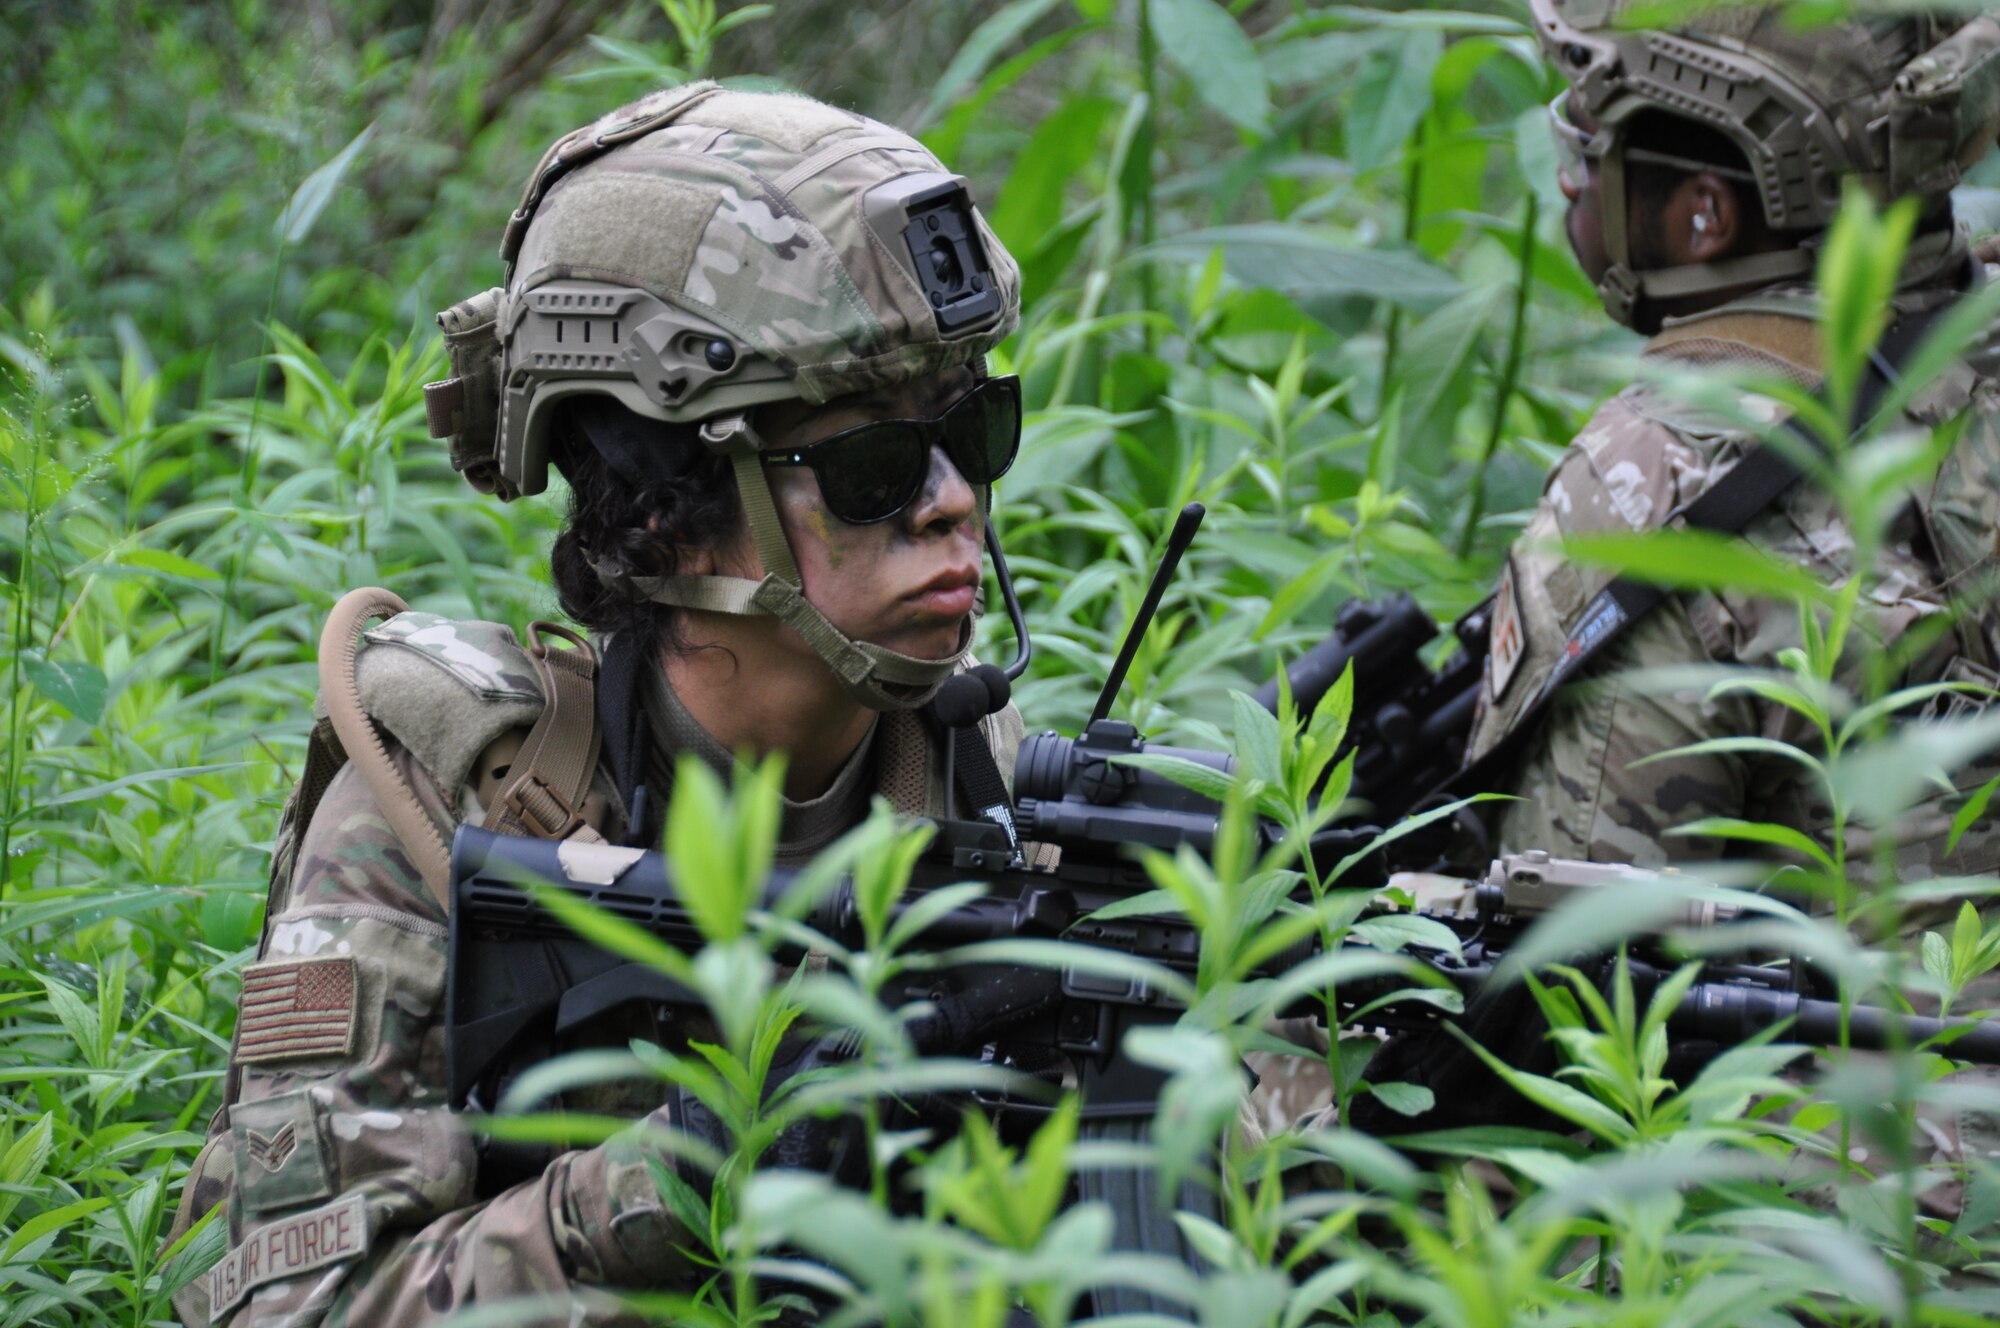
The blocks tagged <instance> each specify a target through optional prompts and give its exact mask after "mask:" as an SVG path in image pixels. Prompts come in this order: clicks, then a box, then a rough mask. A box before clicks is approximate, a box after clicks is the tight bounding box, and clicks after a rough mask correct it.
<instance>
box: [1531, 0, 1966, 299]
mask: <svg viewBox="0 0 2000 1328" xmlns="http://www.w3.org/2000/svg"><path fill="white" fill-rule="evenodd" d="M1529 8H1530V10H1531V13H1532V17H1533V22H1534V26H1535V36H1536V38H1537V40H1539V41H1540V42H1541V45H1542V49H1543V50H1544V52H1546V53H1547V55H1548V57H1549V59H1550V60H1552V61H1553V62H1554V63H1555V65H1556V67H1557V69H1558V70H1559V71H1560V72H1561V73H1562V75H1563V76H1564V77H1565V78H1567V79H1568V80H1569V83H1570V88H1571V91H1570V94H1569V96H1570V98H1571V104H1572V105H1573V106H1575V107H1576V108H1578V109H1580V110H1582V111H1583V112H1585V113H1586V114H1587V115H1588V116H1589V117H1590V118H1591V119H1592V120H1594V121H1595V122H1596V123H1597V125H1598V131H1597V133H1596V135H1595V137H1594V138H1593V140H1592V142H1591V144H1590V147H1589V148H1588V152H1589V154H1590V156H1591V157H1592V158H1593V159H1594V160H1595V161H1596V162H1597V164H1598V168H1599V172H1600V178H1601V180H1602V185H1603V211H1604V236H1605V247H1606V250H1607V254H1608V256H1609V259H1610V266H1609V268H1608V269H1607V270H1606V272H1605V274H1604V278H1603V280H1602V281H1601V282H1600V283H1599V285H1598V294H1599V295H1600V296H1601V297H1602V298H1603V300H1604V305H1605V308H1606V309H1607V310H1608V311H1609V312H1610V313H1611V316H1612V317H1613V318H1616V319H1617V320H1618V321H1619V322H1621V323H1625V324H1627V325H1631V324H1632V323H1634V322H1635V321H1636V319H1637V318H1638V316H1639V312H1638V311H1639V307H1640V304H1641V302H1642V301H1644V300H1649V299H1650V300H1663V299H1674V298H1678V297H1683V296H1688V295H1698V294H1706V293H1708V292H1712V291H1721V290H1727V289H1730V288H1733V287H1739V286H1743V285H1748V284H1762V283H1768V282H1775V281H1782V280H1785V279H1787V278H1790V277H1798V276H1804V275H1806V274H1808V273H1810V272H1811V271H1812V265H1813V261H1814V254H1813V251H1812V246H1811V244H1810V243H1809V241H1810V237H1811V236H1812V235H1813V234H1814V233H1816V232H1818V231H1821V230H1823V229H1824V228H1825V227H1826V225H1827V224H1828V223H1829V222H1831V221H1832V219H1833V216H1834V213H1835V211H1836V210H1837V209H1838V208H1839V205H1840V193H1841V181H1842V179H1843V178H1844V177H1847V176H1855V177H1858V178H1859V179H1860V180H1861V181H1862V183H1864V184H1865V185H1866V186H1867V187H1868V188H1869V189H1871V190H1872V191H1873V192H1874V193H1875V194H1876V196H1877V197H1878V198H1882V199H1885V200H1886V199H1893V198H1899V197H1905V196H1916V197H1919V198H1922V199H1924V200H1926V204H1927V207H1928V208H1929V209H1931V210H1936V209H1940V208H1942V207H1943V206H1944V205H1945V203H1946V196H1947V194H1948V193H1949V191H1950V190H1951V188H1952V187H1953V186H1954V185H1956V184H1957V183H1958V182H1959V179H1960V176H1961V175H1962V173H1963V172H1964V170H1965V169H1966V168H1967V167H1968V166H1970V165H1971V164H1972V163H1973V162H1975V161H1977V160H1979V158H1980V157H1982V156H1983V155H1985V153H1986V151H1987V150H1988V149H1989V148H1990V147H1991V146H1992V144H1993V142H1994V137H1995V133H1996V130H2000V58H1996V57H2000V22H1996V21H1995V20H1994V19H1992V18H1989V17H1986V16H1984V15H1981V16H1978V17H1974V18H1971V19H1969V20H1968V19H1966V18H1964V17H1963V16H1961V15H1928V14H1917V13H1899V14H1887V13H1885V14H1880V15H1864V16H1857V17H1855V18H1853V19H1850V20H1848V21H1846V22H1843V23H1839V24H1836V25H1833V26H1829V27H1821V28H1812V29H1806V30H1794V29H1793V28H1792V27H1791V26H1789V25H1788V23H1787V20H1786V17H1785V11H1784V9H1783V8H1782V7H1780V6H1772V5H1762V6H1729V7H1724V8H1719V9H1709V10H1706V11H1704V12H1700V13H1697V14H1695V15H1693V16H1691V17H1689V18H1687V19H1684V20H1681V21H1680V22H1678V23H1677V25H1676V26H1675V27H1674V28H1673V29H1672V30H1670V31H1669V30H1661V29H1647V28H1640V27H1636V26H1633V25H1632V24H1631V21H1630V20H1629V19H1628V20H1625V21H1623V22H1621V14H1624V13H1627V12H1629V11H1631V10H1633V9H1634V8H1635V4H1634V0H1529ZM1649 110H1650V111H1663V112H1666V113H1668V114H1670V115H1674V116H1679V117H1681V118H1683V119H1686V120H1691V121H1694V122H1696V123H1699V124H1702V125H1706V126H1708V127H1710V128H1712V129H1715V130H1719V131H1720V132H1721V133H1723V134H1724V135H1726V136H1727V137H1728V138H1729V139H1730V140H1731V141H1732V142H1734V143H1735V144H1736V146H1737V147H1738V148H1740V149H1741V150H1742V153H1743V157H1744V159H1745V161H1746V162H1747V163H1748V165H1749V170H1750V173H1751V174H1752V175H1753V176H1754V177H1755V183H1754V191H1755V193H1756V195H1757V197H1758V198H1759V199H1760V200H1761V202H1762V205H1763V212H1764V219H1765V221H1766V222H1767V223H1768V224H1769V226H1770V228H1771V229H1772V230H1773V231H1776V232H1780V233H1784V232H1790V233H1793V234H1795V235H1797V236H1798V237H1799V238H1800V239H1801V241H1802V242H1804V243H1802V244H1801V245H1800V246H1799V247H1795V248H1788V249H1784V250H1780V251H1778V252H1775V253H1767V254H1751V255H1744V256H1740V257H1736V258H1730V259H1725V260H1723V261H1720V262H1716V263H1702V264H1690V265H1687V266H1683V267H1676V268H1667V269H1656V270H1652V271H1640V270H1638V269H1637V268H1636V267H1635V266H1634V264H1633V261H1632V251H1631V226H1630V218H1629V217H1628V216H1627V199H1626V161H1625V143H1626V131H1627V128H1628V126H1629V125H1630V124H1631V122H1632V120H1633V118H1634V117H1635V116H1637V115H1639V114H1641V113H1643V112H1646V111H1649Z"/></svg>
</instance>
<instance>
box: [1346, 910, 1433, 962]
mask: <svg viewBox="0 0 2000 1328" xmlns="http://www.w3.org/2000/svg"><path fill="white" fill-rule="evenodd" d="M1354 936H1355V937H1356V938H1357V939H1359V940H1362V941H1366V942H1367V943H1368V944H1369V945H1372V946H1374V947H1375V948H1376V949H1378V950H1391V951H1393V950H1400V949H1402V948H1403V947H1404V946H1415V947H1416V948H1418V949H1421V950H1439V951H1442V952H1443V953H1445V954H1448V955H1456V954H1457V953H1458V948H1459V941H1458V933H1457V932H1455V931H1453V930H1452V929H1451V928H1450V927H1447V926H1445V924H1444V923H1442V922H1439V921H1438V920H1437V919H1436V918H1427V917H1425V916H1424V915H1423V914H1421V913H1378V914H1376V915H1375V916H1374V917H1371V918H1363V919H1362V920H1361V921H1359V922H1357V923H1355V924H1354Z"/></svg>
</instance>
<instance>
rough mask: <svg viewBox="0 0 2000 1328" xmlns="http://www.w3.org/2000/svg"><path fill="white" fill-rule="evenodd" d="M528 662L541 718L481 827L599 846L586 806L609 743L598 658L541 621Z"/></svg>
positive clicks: (533, 629) (533, 626)
mask: <svg viewBox="0 0 2000 1328" xmlns="http://www.w3.org/2000/svg"><path fill="white" fill-rule="evenodd" d="M544 634H547V635H552V636H560V637H562V638H563V639H564V640H567V641H568V642H569V643H570V644H571V646H573V647H574V648H573V649H570V650H556V649H552V648H551V647H549V646H547V645H545V644H543V642H542V639H541V638H542V636H543V635H544ZM528 659H529V660H530V661H531V662H532V663H533V664H534V666H535V673H536V676H537V678H538V680H539V681H540V682H541V684H542V713H541V715H540V716H539V717H538V718H537V719H536V720H535V723H534V727H532V728H530V729H529V730H528V736H527V738H526V739H525V740H524V741H523V742H522V743H521V753H520V755H519V756H517V757H515V758H514V765H513V769H512V770H511V771H510V772H509V774H508V777H507V782H506V784H505V785H503V786H502V788H501V791H500V796H499V797H497V798H495V799H494V801H493V806H492V807H490V808H488V809H487V812H486V819H485V821H484V822H483V823H482V824H483V825H484V828H485V829H488V830H494V831H498V832H499V833H501V834H507V835H529V836H532V837H534V838H537V839H571V838H574V839H580V840H586V841H596V840H598V838H599V836H598V834H597V832H596V831H595V830H593V829H591V827H590V826H589V825H588V824H586V823H585V821H584V819H583V812H582V807H583V800H584V797H585V795H587V794H588V793H589V792H590V779H591V775H592V774H593V772H595V771H596V769H597V754H598V751H599V748H600V747H601V745H602V738H601V732H600V730H599V728H598V723H597V700H596V695H595V693H596V689H597V654H596V652H595V651H593V650H592V649H591V648H590V646H589V644H588V643H587V642H585V641H584V639H583V638H582V637H580V636H578V635H577V634H576V633H574V632H572V631H570V630H568V629H567V628H563V627H558V626H556V625H555V624H553V623H546V622H534V623H529V624H528Z"/></svg>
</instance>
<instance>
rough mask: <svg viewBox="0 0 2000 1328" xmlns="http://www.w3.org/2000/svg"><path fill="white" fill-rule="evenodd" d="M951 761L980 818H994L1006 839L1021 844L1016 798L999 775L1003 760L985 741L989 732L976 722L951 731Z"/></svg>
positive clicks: (1016, 847)
mask: <svg viewBox="0 0 2000 1328" xmlns="http://www.w3.org/2000/svg"><path fill="white" fill-rule="evenodd" d="M951 760H952V766H953V769H954V772H955V773H956V774H957V776H958V784H959V787H960V788H961V789H963V790H964V791H965V796H966V797H967V798H968V799H969V800H970V801H971V803H972V807H973V810H974V812H975V813H976V814H977V815H978V816H979V818H980V819H981V820H985V821H991V822H992V823H993V824H995V825H997V826H999V827H1000V828H1001V829H1002V830H1005V831H1006V832H1007V842H1008V843H1009V844H1010V845H1012V846H1013V847H1014V848H1015V849H1017V850H1018V849H1019V848H1020V847H1021V836H1020V835H1019V834H1018V833H1017V832H1016V831H1015V828H1014V800H1013V798H1011V797H1009V796H1008V795H1007V784H1006V781H1004V780H1002V779H1001V778H1000V763H999V762H998V761H996V760H994V759H993V749H992V748H991V747H989V746H987V744H986V734H985V732H984V731H983V730H982V729H981V728H980V727H979V725H978V724H977V723H972V724H967V725H966V726H965V727H964V728H959V729H953V730H952V731H951Z"/></svg>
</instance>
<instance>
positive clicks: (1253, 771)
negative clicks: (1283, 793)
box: [1229, 692, 1284, 787]
mask: <svg viewBox="0 0 2000 1328" xmlns="http://www.w3.org/2000/svg"><path fill="white" fill-rule="evenodd" d="M1229 700H1230V703H1231V704H1232V705H1233V706H1234V707H1235V711H1236V759H1237V761H1238V762H1239V763H1240V765H1239V768H1240V769H1243V770H1246V771H1247V772H1248V773H1249V774H1250V776H1251V777H1252V778H1253V779H1256V780H1258V781H1259V782H1261V783H1263V784H1266V785H1269V786H1272V787H1276V786H1278V785H1281V784H1283V783H1284V771H1283V770H1282V769H1281V768H1280V763H1279V756H1278V717H1277V716H1276V715H1273V714H1272V713H1271V712H1270V711H1268V710H1266V709H1265V708H1264V707H1263V706H1260V705H1258V704H1257V703H1256V702H1255V701H1253V700H1251V699H1250V697H1249V696H1248V695H1246V694H1244V693H1243V692H1231V693H1230V694H1229Z"/></svg>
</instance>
